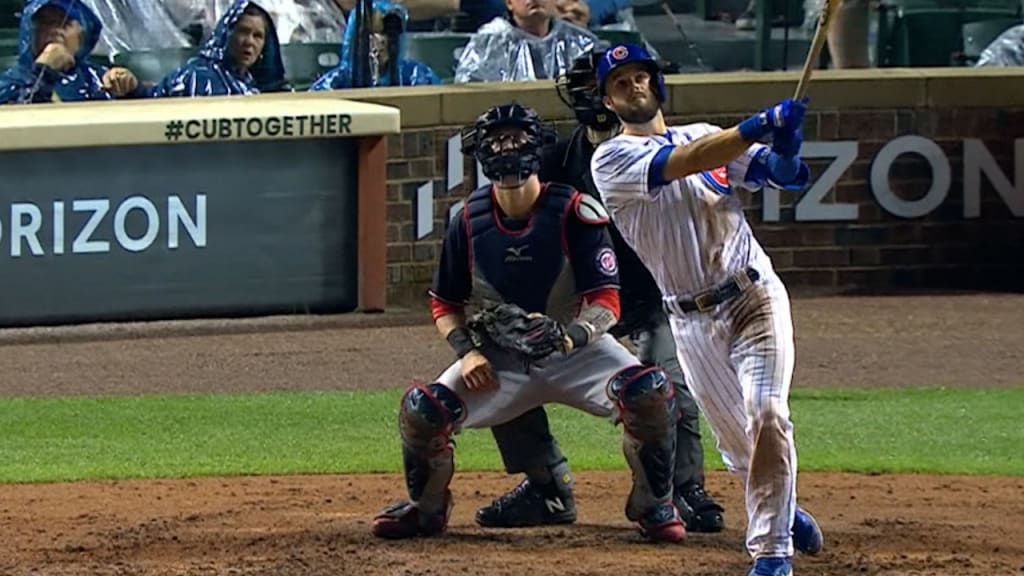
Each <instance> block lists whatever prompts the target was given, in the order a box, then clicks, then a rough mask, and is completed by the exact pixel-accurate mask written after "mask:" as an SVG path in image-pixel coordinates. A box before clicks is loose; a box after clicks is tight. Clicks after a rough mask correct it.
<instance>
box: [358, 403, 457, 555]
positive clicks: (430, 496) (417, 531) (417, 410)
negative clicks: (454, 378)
mask: <svg viewBox="0 0 1024 576" xmlns="http://www.w3.org/2000/svg"><path fill="white" fill-rule="evenodd" d="M464 417H465V406H464V405H463V404H462V401H461V400H460V399H459V397H458V396H457V395H456V394H455V393H454V392H452V391H451V390H450V389H448V388H447V387H445V386H443V385H441V384H436V383H435V384H429V385H427V386H413V387H412V388H409V390H407V391H406V393H405V395H404V396H403V397H402V403H401V407H400V409H399V416H398V418H399V430H400V431H401V435H402V460H403V464H404V467H405V482H406V488H407V489H408V491H409V501H404V502H399V503H397V504H395V505H393V506H390V507H388V508H387V509H385V510H384V512H382V513H381V514H380V515H379V516H377V517H376V518H374V521H373V533H374V534H376V535H377V536H380V537H382V538H411V537H413V536H433V535H435V534H440V533H441V532H443V531H444V529H445V528H446V527H447V524H448V514H449V512H450V510H451V505H452V498H451V492H450V491H449V490H448V484H449V483H450V482H451V480H452V474H454V472H455V460H454V457H453V454H452V451H453V450H454V448H455V443H454V441H452V439H451V435H452V433H453V431H454V430H455V428H456V427H457V426H458V425H459V423H461V421H462V420H463V418H464Z"/></svg>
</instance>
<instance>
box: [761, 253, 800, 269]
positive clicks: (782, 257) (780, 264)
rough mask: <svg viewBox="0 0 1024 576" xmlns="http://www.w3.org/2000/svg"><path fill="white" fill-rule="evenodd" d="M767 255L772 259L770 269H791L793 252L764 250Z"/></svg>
mask: <svg viewBox="0 0 1024 576" xmlns="http://www.w3.org/2000/svg"><path fill="white" fill-rule="evenodd" d="M765 252H767V253H768V257H769V258H771V259H772V267H773V268H775V269H780V268H792V267H793V251H792V250H786V249H780V248H773V249H767V248H766V249H765Z"/></svg>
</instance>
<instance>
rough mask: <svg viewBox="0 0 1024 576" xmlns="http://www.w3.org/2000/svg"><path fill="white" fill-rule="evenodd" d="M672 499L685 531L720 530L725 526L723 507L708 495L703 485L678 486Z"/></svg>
mask: <svg viewBox="0 0 1024 576" xmlns="http://www.w3.org/2000/svg"><path fill="white" fill-rule="evenodd" d="M672 499H673V501H674V502H675V503H676V508H678V509H679V515H680V516H681V517H682V519H683V523H684V524H686V530H687V531H689V532H721V531H722V529H723V528H725V518H724V517H723V516H722V514H723V513H724V512H725V508H722V505H721V504H719V503H718V502H715V500H714V499H713V498H712V497H711V496H708V493H707V492H705V491H704V487H703V486H699V485H695V484H694V485H690V486H680V487H678V488H676V490H675V492H674V493H673V496H672Z"/></svg>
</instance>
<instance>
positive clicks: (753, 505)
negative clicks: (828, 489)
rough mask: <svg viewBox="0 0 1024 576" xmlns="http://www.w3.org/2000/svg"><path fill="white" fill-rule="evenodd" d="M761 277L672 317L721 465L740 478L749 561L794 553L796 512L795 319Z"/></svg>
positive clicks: (775, 286)
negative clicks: (724, 299) (729, 296)
mask: <svg viewBox="0 0 1024 576" xmlns="http://www.w3.org/2000/svg"><path fill="white" fill-rule="evenodd" d="M765 276H767V277H766V278H762V279H761V281H760V282H758V283H757V284H755V285H753V286H751V287H750V288H749V289H747V290H746V291H745V292H744V293H743V294H741V295H740V296H738V297H736V298H735V299H733V300H732V301H730V302H728V303H726V304H723V305H720V306H718V307H716V308H715V309H713V310H710V311H708V312H703V313H702V312H692V313H689V314H685V315H683V316H679V315H676V314H673V315H672V316H671V324H672V333H673V335H674V336H675V340H676V352H677V354H678V355H679V362H680V364H682V366H683V372H684V373H685V375H686V382H687V384H689V386H690V390H691V391H692V392H693V396H694V398H695V399H696V401H697V404H698V406H700V409H701V411H703V412H704V416H705V418H706V419H707V422H708V425H709V426H710V428H711V431H712V433H713V434H714V437H715V441H716V442H717V446H718V450H719V452H721V454H722V459H723V461H724V462H725V464H726V466H728V468H729V470H731V471H732V472H733V473H735V474H737V475H739V476H740V478H742V479H743V482H744V486H745V493H746V508H747V521H748V524H747V550H748V551H749V552H750V554H751V555H752V556H753V557H754V558H759V557H773V556H792V555H793V541H792V536H791V533H790V530H791V528H792V525H793V515H794V513H795V512H796V470H797V459H796V446H795V444H794V440H793V424H792V422H791V421H790V418H789V388H790V382H791V381H792V378H793V362H794V355H795V350H794V342H793V320H792V316H791V314H790V306H789V295H788V293H787V291H786V288H785V287H784V286H783V284H782V282H781V281H780V280H779V279H778V277H777V276H775V275H774V274H767V275H765Z"/></svg>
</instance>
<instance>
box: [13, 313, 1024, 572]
mask: <svg viewBox="0 0 1024 576" xmlns="http://www.w3.org/2000/svg"><path fill="white" fill-rule="evenodd" d="M794 316H795V321H796V330H797V337H798V342H797V348H798V353H797V366H798V367H797V372H796V377H795V385H796V386H798V387H813V386H1006V387H1009V386H1021V385H1024V382H1022V377H1021V375H1020V369H1021V367H1022V366H1024V361H1022V360H1024V352H1022V350H1024V347H1022V346H1021V342H1024V321H1022V320H1024V296H1020V295H982V296H978V295H975V296H931V297H915V298H866V297H865V298H844V299H838V298H831V299H828V298H825V299H798V300H796V301H795V302H794ZM422 319H423V316H422V314H417V313H412V314H407V315H397V316H396V315H388V314H385V315H383V316H380V317H376V318H371V317H365V316H364V317H358V316H352V317H345V318H322V319H308V318H304V319H279V320H275V321H267V320H256V321H230V322H182V323H165V324H159V325H138V326H124V325H122V326H88V327H76V328H74V329H63V328H61V329H31V330H12V331H0V374H3V375H4V378H3V382H2V384H0V394H3V395H42V394H45V395H76V394H135V393H166V392H211V391H217V392H243V391H263V390H311V389H367V388H378V387H399V386H404V385H405V384H406V383H407V382H408V381H409V380H410V379H412V378H429V377H431V376H432V375H433V374H432V373H431V372H437V371H439V370H440V369H442V368H443V367H444V366H445V364H446V363H447V362H448V361H449V359H450V353H449V352H448V351H447V350H446V349H445V347H444V346H443V345H442V343H441V342H440V340H439V339H438V338H437V337H436V336H435V335H434V333H433V329H432V327H430V326H429V325H424V324H422V322H421V321H422ZM371 324H384V325H387V327H382V328H371V327H370V325H371ZM396 342H398V343H400V344H399V345H398V346H396ZM399 350H400V351H401V353H398V351H399ZM425 367H429V371H430V372H428V373H426V374H424V373H423V370H424V368H425ZM570 457H571V454H570ZM514 482H515V480H514V479H512V478H509V477H507V476H504V475H501V474H463V475H457V476H456V481H455V483H454V484H453V490H454V491H455V494H456V509H455V515H454V518H453V522H452V524H451V527H450V532H449V534H448V535H446V536H445V537H444V538H441V539H433V540H423V541H412V542H400V543H391V542H380V541H376V540H374V539H373V538H372V537H370V536H369V533H368V520H369V518H370V517H371V516H372V514H373V513H375V512H376V511H378V510H379V509H380V507H381V506H382V505H383V504H385V503H388V502H390V501H391V500H393V499H394V498H396V497H399V496H400V495H401V494H402V481H401V479H400V478H398V477H397V476H392V475H367V476H330V475H325V476H312V477H310V476H291V477H279V478H274V477H262V478H210V479H198V480H181V481H170V480H167V481H131V482H127V481H126V482H103V483H69V484H46V485H6V486H0V574H19V575H20V574H26V575H27V574H45V575H64V574H82V575H86V574H88V575H94V574H95V575H106V574H119V575H120V574H133V575H134V574H137V575H144V576H150V575H164V574H168V575H169V574H272V575H277V574H280V575H284V576H290V575H307V574H310V575H311V574H382V575H383V574H401V575H411V574H431V575H443V574H449V573H454V574H508V575H515V576H520V575H522V574H531V576H532V575H546V574H551V575H568V574H615V575H616V576H631V575H634V574H684V575H697V574H701V575H709V576H717V575H723V576H724V575H732V576H739V575H742V574H744V573H745V569H746V566H747V558H746V556H745V553H744V551H743V545H742V543H743V534H742V529H743V527H744V526H745V521H744V518H743V517H742V515H741V513H740V511H741V510H742V502H741V500H740V497H741V494H740V491H739V484H738V482H737V481H736V480H735V479H733V478H732V477H730V476H727V475H725V474H721V473H714V474H711V475H710V477H709V482H708V484H709V488H710V489H711V491H712V492H713V493H714V494H716V495H717V496H719V497H721V498H722V499H723V501H724V502H725V504H726V506H727V510H728V512H727V521H728V523H729V528H728V529H727V530H726V531H725V532H723V533H721V534H716V535H691V536H690V538H689V539H688V540H687V542H685V543H684V544H682V545H676V546H652V545H648V544H645V543H643V542H642V541H641V540H640V539H639V536H638V535H637V534H636V533H635V532H634V531H633V530H632V529H631V528H630V526H629V525H628V523H627V522H626V520H625V518H624V517H623V514H622V505H623V499H624V497H625V494H626V492H627V491H628V474H627V473H625V472H620V473H582V474H580V475H579V478H578V485H577V499H578V507H579V513H580V518H579V522H578V523H577V524H576V525H575V526H571V527H560V528H545V529H533V530H518V531H515V530H483V529H480V528H477V527H476V526H475V525H474V524H473V522H472V514H473V511H474V510H475V509H476V508H477V507H478V506H480V505H483V504H486V502H487V501H489V499H490V498H491V497H493V496H495V495H497V494H499V493H501V492H502V491H504V490H506V489H507V488H509V487H510V486H511V485H512V484H514ZM799 483H800V486H799V492H800V499H801V502H802V504H803V505H804V506H806V507H808V508H809V509H810V510H812V511H814V512H815V513H816V515H817V516H818V519H819V521H820V522H821V524H822V526H823V528H824V529H825V532H826V546H827V549H826V552H825V553H823V554H822V555H821V556H819V557H815V558H798V560H797V564H796V569H797V573H798V574H815V575H818V574H820V575H832V574H834V575H844V576H846V575H849V574H853V573H857V574H886V575H893V576H910V575H931V574H934V575H939V574H941V575H948V574H957V575H958V576H960V575H967V576H972V575H979V576H980V575H986V576H988V575H1004V574H1005V575H1009V574H1024V522H1021V521H1020V518H1024V478H965V477H952V476H934V477H932V476H916V475H899V476H886V475H872V476H860V475H837V474H810V473H808V474H802V475H801V476H800V481H799Z"/></svg>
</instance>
